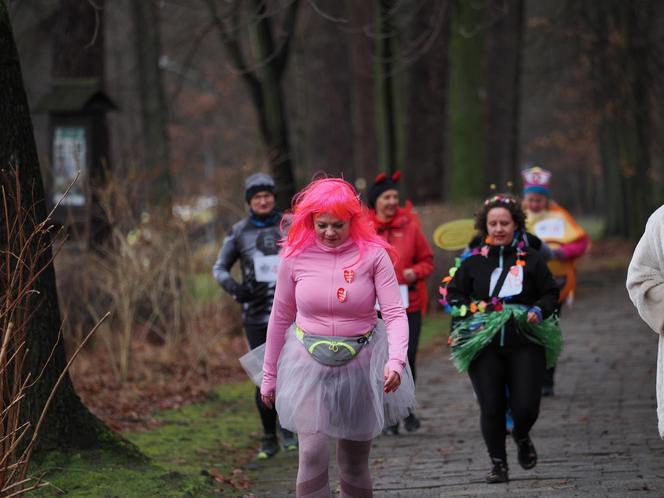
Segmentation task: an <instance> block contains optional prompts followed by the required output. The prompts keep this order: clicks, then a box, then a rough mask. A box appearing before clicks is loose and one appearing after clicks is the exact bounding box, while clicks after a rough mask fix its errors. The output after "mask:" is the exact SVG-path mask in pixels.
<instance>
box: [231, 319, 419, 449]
mask: <svg viewBox="0 0 664 498" xmlns="http://www.w3.org/2000/svg"><path fill="white" fill-rule="evenodd" d="M264 355H265V345H262V346H260V347H259V348H256V349H254V350H252V351H250V352H249V353H247V354H246V355H244V356H243V357H242V358H240V363H241V364H242V366H243V367H244V369H245V370H246V371H247V373H248V374H249V376H250V377H251V378H252V380H253V381H254V382H255V383H256V384H257V385H258V386H260V383H261V380H262V377H263V373H262V368H263V357H264ZM387 360H388V351H387V334H386V333H385V324H384V323H383V321H382V320H379V321H378V325H377V326H376V329H375V331H374V334H373V335H372V337H371V340H370V341H369V343H368V344H367V345H365V346H364V347H363V348H362V350H361V351H360V352H359V354H358V355H357V356H356V357H355V358H353V359H352V360H351V361H349V362H348V363H346V364H345V365H342V366H335V367H330V366H326V365H322V364H321V363H319V362H318V361H316V360H315V359H314V358H313V357H312V356H311V355H310V354H309V353H308V352H307V350H306V349H305V347H304V345H303V344H302V343H301V342H300V341H299V340H298V339H297V337H296V336H295V327H294V326H292V327H291V328H290V329H289V330H288V332H287V333H286V342H285V344H284V347H283V349H282V350H281V354H280V356H279V361H278V364H277V390H276V408H277V413H278V414H279V423H280V425H281V426H282V427H284V428H285V429H288V430H290V431H293V432H302V433H313V432H322V433H324V434H327V435H328V436H331V437H334V438H343V439H350V440H354V441H368V440H370V439H373V438H374V437H376V436H377V435H379V434H380V433H381V431H382V430H383V428H385V427H386V426H390V425H393V424H396V423H397V422H399V421H400V420H402V419H404V418H405V417H406V416H408V414H409V412H410V411H411V410H413V409H414V408H415V407H416V404H417V403H416V401H415V385H414V383H413V375H412V373H411V371H410V367H409V366H408V364H406V367H405V368H404V369H403V371H402V372H401V385H400V386H399V389H397V391H396V392H393V393H389V394H385V393H384V392H383V385H384V382H385V380H384V368H385V364H386V363H387Z"/></svg>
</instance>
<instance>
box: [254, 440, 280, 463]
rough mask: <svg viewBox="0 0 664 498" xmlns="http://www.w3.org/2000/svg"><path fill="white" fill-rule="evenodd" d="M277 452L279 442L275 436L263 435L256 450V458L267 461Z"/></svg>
mask: <svg viewBox="0 0 664 498" xmlns="http://www.w3.org/2000/svg"><path fill="white" fill-rule="evenodd" d="M278 452H279V441H277V435H276V434H265V435H264V436H263V437H262V438H261V447H260V448H259V450H258V456H257V458H258V459H259V460H267V459H268V458H272V457H273V456H274V455H276V454H277V453H278Z"/></svg>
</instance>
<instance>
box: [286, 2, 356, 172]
mask: <svg viewBox="0 0 664 498" xmlns="http://www.w3.org/2000/svg"><path fill="white" fill-rule="evenodd" d="M347 8H348V5H347V3H346V2H339V1H338V0H322V1H321V0H317V1H316V3H315V4H312V3H310V4H306V3H305V4H304V5H303V6H302V13H301V14H300V16H301V19H302V22H299V23H298V28H297V32H296V37H295V40H294V42H293V45H292V48H291V50H292V55H291V62H290V69H289V71H288V73H289V75H288V81H287V88H288V90H287V92H288V95H287V100H288V102H289V104H290V107H291V108H294V109H293V114H292V117H293V120H292V122H293V123H294V127H293V128H294V129H293V148H294V149H295V150H297V151H298V156H297V163H298V165H299V169H300V171H299V173H300V175H301V178H302V179H303V180H305V181H308V180H309V179H310V178H311V175H312V174H314V173H316V172H318V171H326V172H327V173H329V174H334V175H340V174H343V176H344V178H346V179H347V180H349V181H351V182H352V181H354V180H355V176H356V175H355V168H354V164H353V146H354V145H355V144H354V143H353V136H352V133H353V129H352V127H351V126H336V125H335V123H350V122H351V119H352V107H351V91H352V85H351V79H352V77H353V75H352V70H351V60H350V58H349V57H348V50H349V49H348V45H349V43H351V42H352V38H351V37H349V36H347V33H346V31H345V30H344V29H343V27H344V25H345V23H346V22H345V19H346V18H347V12H346V10H347ZM322 74H324V75H325V77H321V75H322ZM313 81H315V82H316V83H315V84H311V82H313Z"/></svg>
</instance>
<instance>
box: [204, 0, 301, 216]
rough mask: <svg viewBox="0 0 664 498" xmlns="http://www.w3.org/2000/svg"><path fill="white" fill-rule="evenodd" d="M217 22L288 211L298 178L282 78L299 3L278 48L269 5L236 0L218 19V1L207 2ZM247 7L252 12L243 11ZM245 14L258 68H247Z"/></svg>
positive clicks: (290, 10)
mask: <svg viewBox="0 0 664 498" xmlns="http://www.w3.org/2000/svg"><path fill="white" fill-rule="evenodd" d="M204 1H205V3H206V5H207V7H208V10H209V11H210V14H211V16H212V17H213V19H214V20H215V22H216V26H217V28H218V33H219V35H220V37H221V40H222V43H223V44H224V46H225V48H226V51H227V52H228V54H229V56H230V58H231V60H232V63H233V65H234V66H235V68H236V69H237V70H238V71H240V72H241V73H242V76H243V78H244V81H245V83H246V85H247V87H248V89H249V94H250V96H251V99H252V101H253V103H254V108H255V109H256V114H257V115H258V123H259V131H260V134H261V137H262V139H263V146H264V147H265V151H266V156H267V160H268V162H269V164H270V167H271V170H272V174H273V176H274V180H275V182H276V187H277V188H276V194H277V204H278V206H279V207H280V208H281V209H284V208H286V207H288V206H289V205H290V200H291V198H292V196H293V195H294V194H295V176H294V173H293V161H292V157H291V150H290V138H289V134H288V118H287V112H286V104H285V100H284V92H283V88H282V84H283V75H284V71H285V69H286V65H287V62H288V55H289V51H290V43H291V40H292V37H293V33H294V31H295V24H296V20H297V13H298V10H299V0H294V1H293V2H291V3H290V4H289V5H288V7H287V8H286V9H284V10H285V12H284V14H283V20H282V25H281V29H280V30H279V32H280V34H281V37H282V38H281V40H280V41H279V43H278V44H277V43H276V42H275V36H274V33H275V31H277V30H276V28H275V27H274V26H273V24H276V23H277V21H276V20H275V19H274V18H273V17H271V16H270V15H269V14H268V13H267V3H266V2H264V1H262V0H251V2H248V3H245V2H242V1H241V0H234V1H233V2H232V4H231V6H230V10H229V12H227V13H225V14H223V15H222V14H220V13H219V12H218V10H217V5H216V3H215V1H214V0H204ZM247 5H248V6H249V9H248V12H246V11H245V10H244V9H245V8H246V6H247ZM243 14H248V15H249V17H250V20H249V22H248V23H247V24H246V26H248V27H249V29H250V31H251V32H250V38H252V39H254V40H255V41H256V59H257V61H255V62H253V61H252V62H249V61H248V60H247V57H246V54H245V53H244V51H243V49H242V44H241V39H240V36H241V32H240V31H241V30H242V28H243V26H245V25H243V24H241V19H242V15H243Z"/></svg>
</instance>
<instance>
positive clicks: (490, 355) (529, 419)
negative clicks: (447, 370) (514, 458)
mask: <svg viewBox="0 0 664 498" xmlns="http://www.w3.org/2000/svg"><path fill="white" fill-rule="evenodd" d="M496 339H497V338H496ZM545 365H546V361H545V357H544V349H543V348H542V347H541V346H538V345H536V344H520V345H514V346H505V347H501V346H500V345H499V344H498V343H497V341H496V340H494V341H492V342H491V344H489V345H488V346H487V347H486V348H485V349H484V350H483V351H482V352H481V353H480V354H479V355H478V356H477V358H475V359H474V360H473V361H472V363H471V364H470V368H469V369H468V373H469V375H470V380H471V381H472V383H473V388H474V389H475V394H476V395H477V400H478V401H479V404H480V427H481V429H482V436H483V437H484V442H485V443H486V446H487V449H488V450H489V456H491V457H492V458H500V459H502V460H504V459H505V458H506V453H505V410H506V408H507V395H506V392H505V386H507V387H508V389H509V406H510V407H511V409H512V417H513V419H514V430H513V435H514V438H515V439H517V440H518V439H523V438H525V437H526V436H528V434H529V432H530V429H531V428H532V427H533V425H534V424H535V421H536V420H537V416H538V415H539V406H540V399H541V393H542V380H543V377H544V368H545Z"/></svg>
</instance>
